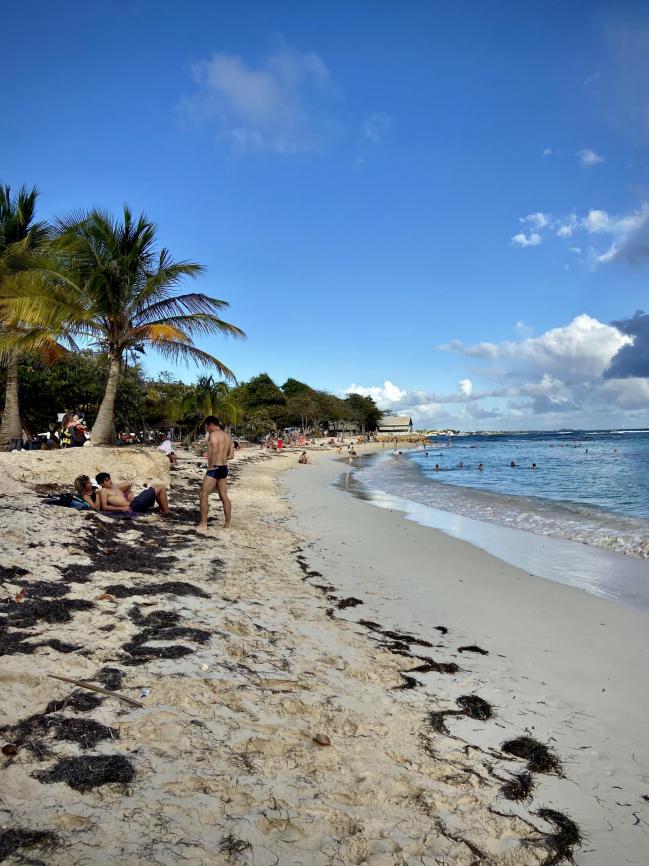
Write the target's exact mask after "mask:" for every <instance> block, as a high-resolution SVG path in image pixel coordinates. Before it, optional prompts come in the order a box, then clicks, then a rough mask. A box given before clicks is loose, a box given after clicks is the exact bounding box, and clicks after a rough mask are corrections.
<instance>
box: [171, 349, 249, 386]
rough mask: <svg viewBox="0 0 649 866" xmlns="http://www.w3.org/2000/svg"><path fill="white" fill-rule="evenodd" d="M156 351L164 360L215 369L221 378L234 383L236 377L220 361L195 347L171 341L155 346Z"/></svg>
mask: <svg viewBox="0 0 649 866" xmlns="http://www.w3.org/2000/svg"><path fill="white" fill-rule="evenodd" d="M155 348H156V350H157V351H158V352H160V354H161V355H162V356H163V357H164V358H168V359H169V360H172V361H193V362H194V363H195V364H201V365H203V366H204V367H215V368H216V369H217V370H218V371H219V374H220V375H221V376H223V377H224V378H225V379H229V380H230V381H231V382H236V376H235V375H234V373H233V372H232V370H230V368H229V367H226V366H225V364H224V363H223V362H222V361H219V359H218V358H215V357H214V355H210V354H209V352H204V351H203V350H202V349H199V348H198V347H197V346H193V345H188V344H187V343H178V342H175V341H173V340H171V341H169V342H166V343H161V344H159V345H156V347H155Z"/></svg>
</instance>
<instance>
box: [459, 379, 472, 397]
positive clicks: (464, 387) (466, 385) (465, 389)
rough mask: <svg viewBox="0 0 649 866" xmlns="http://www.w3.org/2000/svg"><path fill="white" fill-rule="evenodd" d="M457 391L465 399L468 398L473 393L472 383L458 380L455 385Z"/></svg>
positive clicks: (469, 380) (467, 380)
mask: <svg viewBox="0 0 649 866" xmlns="http://www.w3.org/2000/svg"><path fill="white" fill-rule="evenodd" d="M457 387H458V391H459V392H460V394H463V395H464V396H465V397H470V396H471V394H472V393H473V382H472V381H471V379H460V381H459V382H458V383H457Z"/></svg>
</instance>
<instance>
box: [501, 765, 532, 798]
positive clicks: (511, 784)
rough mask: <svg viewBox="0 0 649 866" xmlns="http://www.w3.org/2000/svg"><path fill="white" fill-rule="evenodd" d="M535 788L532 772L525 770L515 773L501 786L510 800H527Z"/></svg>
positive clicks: (503, 793) (503, 792) (504, 794)
mask: <svg viewBox="0 0 649 866" xmlns="http://www.w3.org/2000/svg"><path fill="white" fill-rule="evenodd" d="M533 788H534V779H533V777H532V774H531V773H529V772H528V771H527V770H525V771H524V772H522V773H514V775H513V776H511V778H510V779H507V781H506V782H505V784H504V785H502V786H501V788H500V793H501V794H502V795H503V797H506V798H507V799H508V800H518V801H520V800H527V798H528V797H530V796H531V794H532V790H533Z"/></svg>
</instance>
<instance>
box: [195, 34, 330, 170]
mask: <svg viewBox="0 0 649 866" xmlns="http://www.w3.org/2000/svg"><path fill="white" fill-rule="evenodd" d="M192 74H193V77H194V81H195V83H196V86H197V90H196V93H195V94H194V95H193V96H192V97H190V98H189V99H187V100H185V102H184V103H183V108H184V109H185V112H186V113H188V114H189V115H191V116H193V117H195V118H197V119H210V120H213V121H215V122H216V125H217V132H218V136H219V138H221V139H225V140H227V141H229V142H230V144H231V146H232V147H233V149H234V150H235V151H236V152H238V153H242V152H250V151H256V152H262V151H266V152H272V153H277V154H295V153H308V152H318V151H321V150H322V149H324V147H325V146H326V145H327V143H328V141H329V140H330V139H331V137H332V135H333V133H334V130H335V127H336V124H335V121H334V120H333V119H332V117H331V115H330V107H331V105H332V103H333V101H334V100H335V99H336V96H337V90H336V86H335V84H334V82H333V80H332V77H331V75H330V72H329V70H328V69H327V66H326V65H325V63H324V62H323V60H322V59H321V58H320V57H319V56H318V55H317V54H315V53H314V52H311V51H307V52H301V51H298V50H296V49H294V48H291V47H289V46H288V45H286V44H285V43H284V42H280V43H279V44H278V46H277V48H276V50H275V51H273V52H272V53H270V54H269V55H268V57H266V59H265V60H264V61H263V62H262V63H261V64H260V65H259V66H256V67H255V66H252V65H249V64H248V63H246V61H245V60H243V59H242V58H241V57H239V56H237V55H234V54H228V53H226V52H217V53H216V54H213V55H212V57H211V58H210V59H208V60H204V61H201V62H200V63H197V64H195V65H194V66H193V67H192Z"/></svg>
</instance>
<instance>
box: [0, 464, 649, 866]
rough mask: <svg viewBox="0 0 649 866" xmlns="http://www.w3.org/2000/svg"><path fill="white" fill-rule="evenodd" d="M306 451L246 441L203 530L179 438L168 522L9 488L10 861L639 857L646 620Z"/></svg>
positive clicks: (2, 676)
mask: <svg viewBox="0 0 649 866" xmlns="http://www.w3.org/2000/svg"><path fill="white" fill-rule="evenodd" d="M6 456H7V459H10V458H11V455H6ZM312 457H313V460H314V463H313V465H310V466H297V462H296V461H297V454H295V453H289V454H285V455H282V456H277V457H272V458H270V457H266V456H265V455H261V454H260V453H259V452H257V451H256V450H255V451H254V452H248V453H245V454H243V455H242V456H240V457H239V458H238V459H237V460H236V461H235V464H234V466H233V469H232V477H233V484H232V489H231V494H232V501H233V506H234V528H233V530H232V532H231V533H230V534H227V533H225V532H223V530H221V529H220V528H219V527H218V525H217V520H216V519H215V520H214V525H213V527H212V528H211V529H210V532H209V535H208V536H207V537H200V538H199V537H197V536H196V533H195V532H194V528H193V523H194V522H195V520H196V517H197V492H198V485H199V483H200V479H201V478H202V475H203V471H204V470H203V467H202V465H201V462H200V461H199V460H197V459H195V458H191V457H190V456H189V455H187V456H185V457H183V459H181V461H180V464H179V470H178V471H177V472H174V473H173V475H172V493H171V502H172V508H173V512H174V516H173V517H172V518H171V519H169V520H162V519H160V518H158V517H156V516H152V517H147V518H144V519H141V520H137V521H132V522H131V521H128V522H127V521H119V520H110V519H108V518H102V517H97V516H95V515H91V514H82V513H77V512H74V511H72V510H71V509H63V508H53V507H52V508H47V507H44V506H42V505H40V499H41V497H42V493H38V492H37V491H35V490H34V488H33V486H30V485H29V484H28V483H27V482H25V481H22V482H18V481H14V482H12V484H11V485H7V486H6V487H5V488H3V491H2V496H0V532H1V533H2V539H3V545H2V558H1V561H0V565H1V573H0V582H1V583H0V587H1V600H2V605H1V607H0V612H1V613H2V625H3V626H4V627H3V630H2V632H0V640H1V641H2V644H1V649H2V653H3V667H2V672H1V673H0V681H1V682H2V694H3V696H4V697H5V700H4V701H3V702H2V706H1V709H0V731H1V739H2V744H3V747H5V748H4V752H3V757H2V760H1V763H0V767H1V773H2V786H1V789H0V819H1V822H0V826H1V829H0V859H4V862H7V863H9V864H18V863H25V862H30V863H47V864H61V866H72V864H75V866H76V864H79V866H81V864H112V863H129V864H138V866H139V864H151V863H159V864H165V866H166V864H176V863H187V864H221V863H223V864H225V863H243V864H246V863H250V864H252V863H254V864H256V866H260V864H261V866H265V864H268V866H271V864H282V866H283V864H315V866H320V864H323V866H324V864H332V863H339V864H348V863H350V864H370V866H406V864H407V866H414V864H425V866H428V864H430V866H433V864H449V866H450V864H462V866H468V864H478V863H494V864H502V866H507V864H512V866H513V864H530V866H532V864H553V863H561V862H568V859H567V858H569V857H570V855H571V854H572V853H573V852H574V857H575V862H576V863H578V864H589V866H590V864H597V866H599V864H611V863H618V862H619V863H630V864H640V863H642V862H644V861H643V859H642V857H643V856H644V855H643V851H644V850H645V849H646V844H647V828H648V826H649V823H648V822H649V802H647V801H646V800H644V799H643V796H645V795H649V775H648V772H649V768H648V767H647V763H646V748H644V747H645V746H646V733H645V731H644V726H643V718H646V714H647V709H648V707H647V695H646V690H643V689H642V688H641V687H640V683H642V682H644V681H646V679H645V678H646V664H647V651H648V646H647V640H648V639H647V628H646V626H647V620H646V617H644V616H643V615H641V614H634V613H633V612H629V611H628V610H624V609H622V608H619V607H617V606H615V605H613V604H611V603H609V602H606V601H603V600H601V599H597V598H594V597H592V596H588V595H587V594H586V593H584V592H581V591H578V590H575V589H572V588H570V587H564V586H560V585H558V584H554V583H551V582H549V581H546V580H541V579H539V578H535V577H532V576H529V575H528V574H525V573H523V572H520V571H519V570H517V569H515V568H513V567H510V566H507V565H505V564H504V563H502V562H501V561H500V560H497V559H495V558H494V557H491V556H489V555H488V554H486V553H484V552H483V551H481V550H479V549H478V548H475V547H472V546H470V545H467V544H464V543H462V542H460V541H457V540H456V539H452V538H449V537H447V536H444V535H442V534H441V533H439V532H436V531H435V530H431V529H428V528H425V527H420V526H417V525H415V524H414V523H412V522H409V521H406V520H404V519H403V518H402V516H401V515H400V514H399V513H396V512H394V513H393V512H390V511H384V510H380V509H377V508H374V507H373V506H372V505H370V504H368V503H365V502H362V501H360V500H358V499H355V498H352V497H349V496H346V495H345V494H344V493H342V492H341V491H339V490H336V489H333V488H331V487H328V486H327V485H328V482H329V481H330V480H332V479H333V478H334V477H335V476H336V475H337V474H339V473H340V471H341V469H344V468H345V464H344V463H341V460H340V456H339V455H337V454H336V452H335V451H331V452H324V451H321V450H318V449H314V450H313V453H312ZM287 470H289V471H287ZM212 515H213V516H214V518H218V516H219V511H218V508H217V505H216V502H214V503H213V504H212ZM424 578H425V579H424ZM460 648H464V649H463V650H462V651H460ZM481 651H483V652H484V654H483V652H481ZM47 674H57V675H60V676H67V677H71V678H76V679H83V680H87V681H88V682H90V683H94V684H95V685H97V686H100V687H103V688H105V689H106V690H107V691H109V692H112V694H109V695H106V694H100V693H96V692H92V691H88V690H86V689H77V688H75V686H73V685H68V684H66V683H64V682H61V681H58V680H55V679H51V678H49V677H48V676H47ZM120 696H122V697H128V698H130V699H131V700H135V701H137V702H139V703H140V704H142V706H132V705H131V704H128V703H125V702H124V701H123V700H122V699H121V697H120ZM526 737H527V738H531V739H527V740H523V742H522V743H521V738H526ZM535 741H536V744H535ZM507 744H510V745H509V746H507ZM530 746H532V747H533V748H531V750H530ZM543 746H545V747H547V750H544V749H543V748H541V747H543ZM6 747H9V748H6ZM505 748H509V749H510V751H509V752H507V751H505ZM525 748H526V749H527V750H528V751H529V754H528V756H527V758H526V759H523V758H519V757H515V755H514V754H512V752H514V753H521V754H522V750H524V749H525ZM512 783H513V784H512ZM504 787H505V791H506V792H507V793H509V795H510V796H512V794H513V795H518V796H520V797H521V799H520V800H513V799H509V798H508V797H507V796H505V795H504V793H503V788H504ZM528 789H530V790H529V791H528ZM570 819H572V820H573V821H574V822H576V825H577V826H578V828H579V830H580V832H581V834H582V836H583V839H582V841H581V845H580V844H579V843H578V838H577V831H576V827H575V826H574V825H573V824H572V823H571V820H570Z"/></svg>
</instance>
